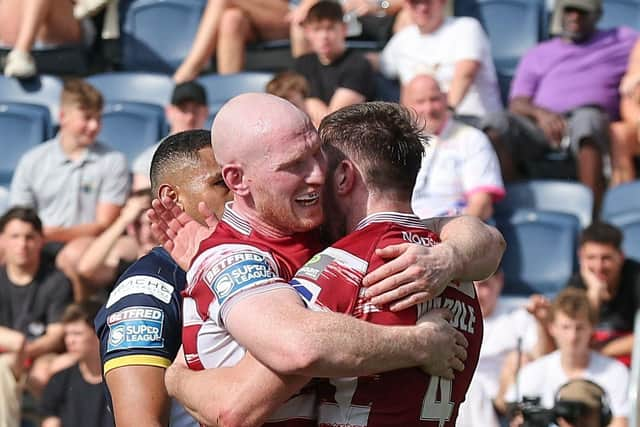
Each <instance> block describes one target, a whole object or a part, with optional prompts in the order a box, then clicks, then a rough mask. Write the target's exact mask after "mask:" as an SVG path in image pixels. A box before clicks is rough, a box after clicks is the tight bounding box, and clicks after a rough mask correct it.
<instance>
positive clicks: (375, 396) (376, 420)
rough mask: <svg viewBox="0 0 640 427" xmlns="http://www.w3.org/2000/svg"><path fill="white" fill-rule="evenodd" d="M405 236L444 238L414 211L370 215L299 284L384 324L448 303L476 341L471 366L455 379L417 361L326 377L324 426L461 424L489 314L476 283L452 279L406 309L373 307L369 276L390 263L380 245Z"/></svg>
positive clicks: (320, 305)
mask: <svg viewBox="0 0 640 427" xmlns="http://www.w3.org/2000/svg"><path fill="white" fill-rule="evenodd" d="M406 242H411V243H417V244H420V245H424V246H434V245H436V244H438V243H439V242H440V238H439V236H438V235H437V234H436V233H434V232H432V231H430V230H428V229H427V228H425V227H424V225H423V224H422V222H421V221H420V219H419V218H418V217H416V216H414V215H409V214H400V213H378V214H374V215H370V216H368V217H367V218H365V219H364V220H362V221H361V222H360V224H359V225H358V227H357V229H356V230H355V231H354V232H353V233H351V234H349V235H348V236H346V237H345V238H343V239H341V240H339V241H338V242H336V243H335V244H334V245H333V246H331V247H330V248H327V249H325V250H324V251H322V252H320V253H319V254H317V255H315V256H314V257H313V258H312V259H311V260H309V262H308V263H307V264H305V265H304V267H302V268H301V269H300V270H299V271H298V272H297V273H296V276H295V278H294V279H293V280H292V284H293V286H294V288H296V290H297V291H298V292H299V293H300V294H301V295H302V296H303V298H304V299H305V300H306V301H307V303H308V304H309V306H310V307H311V308H313V309H315V310H331V311H336V312H340V313H345V314H350V315H352V316H355V317H358V318H360V319H364V320H367V321H369V322H373V323H378V324H383V325H414V324H416V323H417V322H419V321H420V320H421V318H422V316H424V315H425V314H426V313H428V312H429V311H430V310H432V309H435V308H440V307H443V308H448V309H449V310H451V311H452V313H453V319H452V321H451V323H452V324H453V326H454V327H456V328H457V329H458V330H460V331H461V332H462V333H463V334H464V335H465V337H466V338H467V339H468V341H469V347H468V348H467V352H468V358H467V361H466V363H465V368H464V370H463V371H462V372H458V373H456V377H455V379H454V380H453V381H450V380H445V379H442V378H440V377H431V376H429V375H427V374H425V373H424V372H423V371H422V370H420V369H418V368H412V369H402V370H396V371H391V372H385V373H382V374H378V375H371V376H366V377H354V378H337V379H331V380H329V381H325V382H323V383H322V385H321V386H320V387H319V389H318V395H319V396H318V397H319V400H320V403H319V410H318V425H319V426H331V427H342V426H350V427H351V426H352V427H360V426H362V427H364V426H368V427H389V426H400V425H401V426H408V427H411V426H416V427H425V426H439V427H453V426H455V421H456V417H457V414H458V409H459V407H460V404H461V403H462V402H463V401H464V399H465V395H466V392H467V389H468V388H469V384H470V382H471V378H472V376H473V373H474V371H475V368H476V365H477V363H478V358H479V354H480V345H481V343H482V334H483V323H482V314H481V312H480V305H479V303H478V300H477V298H476V294H475V289H474V287H473V284H472V283H461V284H454V283H452V284H451V285H449V286H448V287H447V288H446V289H445V290H444V292H443V293H442V294H441V295H439V296H438V297H436V298H434V299H433V300H431V301H429V302H428V303H423V304H420V305H419V306H417V307H412V308H409V309H406V310H403V311H400V312H391V311H389V310H388V309H386V308H385V307H377V306H374V305H372V304H370V303H368V302H367V301H366V300H365V299H364V297H363V295H364V288H363V287H362V286H361V282H362V278H363V277H364V276H365V275H366V274H367V273H368V272H370V271H372V270H374V269H376V268H377V267H379V266H380V265H382V264H383V263H384V260H382V259H381V258H380V257H378V256H377V255H376V254H375V250H376V248H383V247H386V246H388V245H391V244H397V243H406Z"/></svg>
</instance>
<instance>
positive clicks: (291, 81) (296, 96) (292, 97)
mask: <svg viewBox="0 0 640 427" xmlns="http://www.w3.org/2000/svg"><path fill="white" fill-rule="evenodd" d="M266 92H267V93H269V94H271V95H275V96H278V97H280V98H284V99H286V100H287V101H289V102H290V103H292V104H293V105H295V106H296V107H298V108H299V109H301V110H302V111H304V112H306V111H307V108H306V107H305V105H304V100H305V99H306V98H307V97H308V96H309V82H307V79H305V78H304V76H302V75H300V74H298V73H296V72H295V71H282V72H280V73H278V74H276V75H275V76H274V77H273V78H272V79H271V80H270V81H269V83H267V87H266Z"/></svg>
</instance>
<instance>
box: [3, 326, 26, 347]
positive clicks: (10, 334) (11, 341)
mask: <svg viewBox="0 0 640 427" xmlns="http://www.w3.org/2000/svg"><path fill="white" fill-rule="evenodd" d="M24 340H25V337H24V334H22V333H21V332H19V331H16V330H14V329H11V328H7V327H6V326H0V349H2V350H4V351H10V352H16V351H18V350H20V347H21V346H22V345H23V343H24Z"/></svg>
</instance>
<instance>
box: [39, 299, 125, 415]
mask: <svg viewBox="0 0 640 427" xmlns="http://www.w3.org/2000/svg"><path fill="white" fill-rule="evenodd" d="M99 309H100V303H98V302H95V301H85V302H82V303H75V304H72V305H70V306H69V307H67V309H66V310H65V312H64V315H63V317H62V324H63V325H64V341H65V344H66V346H67V351H68V352H69V353H72V354H74V355H75V356H76V357H77V359H78V363H76V364H74V365H73V366H71V367H69V368H66V369H64V370H62V371H60V372H58V373H57V374H55V375H54V376H53V377H52V378H51V380H50V381H49V383H48V384H47V385H46V387H45V389H44V393H43V395H42V400H41V402H40V412H41V414H42V416H43V421H42V427H61V426H64V427H75V426H78V427H80V426H88V425H91V426H96V427H112V426H113V425H114V421H113V416H112V415H111V412H110V411H109V409H108V408H107V401H106V400H105V398H104V393H103V390H102V363H101V362H100V342H99V341H98V337H97V336H96V334H95V332H94V330H93V320H94V318H95V317H96V313H97V312H98V310H99Z"/></svg>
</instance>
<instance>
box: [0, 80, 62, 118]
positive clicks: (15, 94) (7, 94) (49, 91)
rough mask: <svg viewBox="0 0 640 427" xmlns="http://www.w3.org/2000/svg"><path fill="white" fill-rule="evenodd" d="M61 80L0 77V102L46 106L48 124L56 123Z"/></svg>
mask: <svg viewBox="0 0 640 427" xmlns="http://www.w3.org/2000/svg"><path fill="white" fill-rule="evenodd" d="M62 86H63V83H62V80H61V79H59V78H58V77H54V76H47V75H39V76H36V77H33V78H31V79H27V80H18V79H15V78H9V77H5V76H2V75H0V102H23V103H29V104H39V105H46V106H47V107H48V108H49V112H50V123H54V124H55V123H58V115H59V111H60V95H61V94H62Z"/></svg>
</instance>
